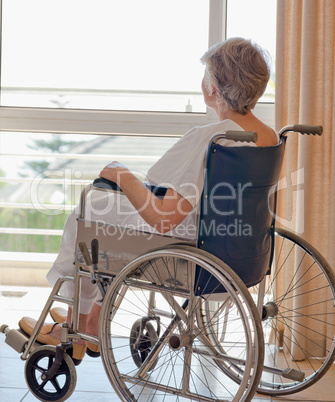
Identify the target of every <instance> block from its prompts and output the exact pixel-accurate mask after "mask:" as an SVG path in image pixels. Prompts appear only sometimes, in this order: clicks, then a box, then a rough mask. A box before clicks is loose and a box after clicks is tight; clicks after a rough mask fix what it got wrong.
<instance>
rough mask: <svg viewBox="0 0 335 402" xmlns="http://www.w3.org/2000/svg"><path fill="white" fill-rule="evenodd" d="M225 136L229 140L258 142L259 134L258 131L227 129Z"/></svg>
mask: <svg viewBox="0 0 335 402" xmlns="http://www.w3.org/2000/svg"><path fill="white" fill-rule="evenodd" d="M225 138H226V139H227V140H233V141H242V142H256V141H257V138H258V135H257V133H256V131H233V130H228V131H226V134H225Z"/></svg>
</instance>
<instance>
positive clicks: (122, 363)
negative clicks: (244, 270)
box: [1, 125, 335, 401]
mask: <svg viewBox="0 0 335 402" xmlns="http://www.w3.org/2000/svg"><path fill="white" fill-rule="evenodd" d="M288 131H294V132H299V133H309V134H318V135H321V133H322V128H321V127H319V126H304V125H295V126H286V127H284V128H283V129H282V130H281V131H280V138H281V139H282V140H283V138H284V136H285V135H286V133H287V132H288ZM248 135H249V138H248V140H255V137H254V133H249V134H248V133H246V132H241V133H239V132H237V133H234V132H227V133H225V134H220V136H216V137H215V138H213V139H212V141H217V140H218V139H219V138H234V139H235V140H245V139H246V138H247V137H246V136H248ZM106 187H107V188H108V189H110V190H111V191H119V189H118V188H117V187H116V186H115V185H114V184H112V183H107V184H106V183H104V184H103V185H102V188H97V187H95V186H94V185H89V186H87V187H86V188H85V189H84V190H83V192H82V195H81V212H80V215H79V218H78V238H77V244H78V245H79V247H80V252H79V251H78V250H77V253H76V261H75V264H76V270H75V275H74V277H71V276H66V277H61V278H59V280H58V281H57V283H56V284H55V286H54V288H53V289H52V291H51V294H50V296H49V298H48V301H47V303H46V305H45V307H44V308H43V310H42V312H41V315H40V318H39V320H38V321H37V324H36V327H35V329H34V331H33V333H32V335H31V337H30V338H29V339H27V337H26V336H25V335H24V334H22V333H21V332H20V331H18V330H15V329H14V330H10V329H9V328H8V327H7V326H6V325H3V326H2V327H1V331H2V332H4V333H5V334H6V343H8V344H9V345H10V346H12V347H14V349H15V350H17V351H18V352H19V353H22V356H21V358H22V359H23V360H27V362H26V367H25V375H26V380H27V383H28V386H29V388H30V389H31V391H32V392H33V394H34V395H35V396H36V397H37V398H38V399H40V400H57V401H63V400H66V399H67V398H68V397H69V396H70V395H71V394H72V392H73V390H74V388H75V383H76V373H75V367H74V363H73V362H72V360H71V358H70V356H71V347H72V344H71V340H76V339H82V340H85V341H87V342H91V343H94V344H97V345H100V348H101V356H102V360H103V364H104V367H105V371H106V374H107V376H108V378H109V380H110V382H111V384H112V385H113V387H114V389H115V391H116V393H117V394H118V396H119V397H120V399H121V400H124V401H130V400H138V401H142V400H143V401H144V400H149V399H150V398H152V399H150V400H156V399H154V398H157V400H160V399H159V396H161V395H163V396H162V398H163V399H164V395H170V396H171V397H172V398H176V397H181V398H186V399H187V400H198V401H214V400H220V401H221V400H222V401H223V400H233V401H249V400H251V399H252V397H253V395H254V393H255V392H256V391H258V392H261V393H265V394H269V395H275V396H276V395H287V394H291V393H294V392H298V391H301V390H303V389H305V388H306V387H308V386H310V385H312V384H313V383H315V382H316V381H318V379H319V378H321V377H322V376H323V375H324V374H325V373H326V371H327V370H328V369H329V367H330V366H331V365H332V363H333V361H334V358H335V339H334V332H335V331H334V329H333V328H331V327H328V326H327V329H329V328H330V329H329V331H332V332H330V333H329V334H327V336H326V338H325V339H324V338H322V339H320V340H318V341H316V342H315V345H314V346H315V349H316V350H317V353H319V349H320V350H321V346H322V348H325V350H326V356H309V355H308V356H306V350H305V349H306V348H307V346H306V347H305V346H300V344H299V343H298V342H300V340H299V341H298V339H297V338H298V337H300V338H302V341H303V342H301V343H306V342H307V341H306V339H304V337H303V336H302V335H301V333H300V332H301V331H300V329H299V326H300V325H301V326H300V328H303V327H304V326H305V327H306V324H300V323H299V322H295V321H299V319H300V318H302V316H304V313H303V311H305V309H307V308H308V307H310V306H308V305H307V306H302V305H299V306H298V308H297V310H298V314H297V318H294V319H292V317H289V315H290V314H291V313H292V314H293V309H292V308H290V307H285V308H284V309H282V305H284V304H285V303H286V302H287V299H291V298H295V300H298V304H299V303H300V296H301V295H300V294H299V290H298V291H297V289H299V288H300V287H302V286H303V285H304V286H306V283H307V281H308V282H313V280H314V279H316V278H319V279H320V276H322V278H323V283H324V285H323V289H322V290H320V292H321V291H322V292H324V291H325V289H326V290H327V291H328V293H329V295H328V299H326V300H325V301H323V300H322V301H318V302H317V303H318V308H319V307H320V306H321V305H322V306H323V305H325V306H326V308H327V309H330V308H332V309H334V301H335V277H334V274H333V272H332V269H331V267H330V266H329V264H328V263H327V261H326V260H325V259H324V258H323V257H322V256H321V254H320V253H319V252H318V251H317V250H315V248H313V247H312V246H311V245H309V244H308V243H307V242H306V241H304V240H303V239H301V238H300V237H299V236H297V235H295V234H293V233H290V232H288V231H286V230H283V229H275V232H274V233H275V236H276V239H279V238H281V239H283V243H284V242H285V245H281V246H280V250H277V249H276V250H275V252H274V256H275V258H276V262H275V263H274V265H276V267H274V269H273V271H272V273H271V275H270V277H271V276H272V279H273V280H275V279H276V277H277V275H278V272H279V270H280V269H282V268H281V267H280V269H278V270H277V265H279V264H278V263H279V262H284V264H286V263H288V261H289V260H290V259H291V257H290V255H291V254H292V255H294V261H293V264H294V265H295V266H297V268H296V270H295V271H294V273H293V277H291V278H290V279H289V280H288V286H289V290H285V292H286V293H285V292H284V294H283V296H280V297H279V299H278V295H277V294H276V292H277V290H276V289H275V288H274V287H273V286H272V287H271V286H269V279H268V278H269V276H267V277H266V278H264V279H263V280H262V281H261V282H260V284H258V285H256V286H253V287H251V288H250V289H249V290H248V289H247V287H246V286H245V284H244V283H243V282H242V281H241V279H240V278H239V277H238V276H237V274H236V273H235V272H234V271H233V270H232V269H231V268H230V267H229V266H228V265H227V264H225V263H224V262H223V261H221V260H220V259H218V258H217V257H215V256H214V255H212V254H210V253H208V252H206V251H203V250H200V249H199V248H197V247H196V243H195V241H185V239H178V238H172V237H167V236H163V235H158V234H155V235H153V234H152V233H150V234H148V233H145V232H139V233H138V236H137V242H136V250H135V252H134V254H135V257H134V258H132V259H131V261H130V262H129V263H128V264H125V267H124V268H123V269H122V270H121V271H120V270H117V271H113V270H110V269H108V266H107V268H101V267H99V266H98V264H99V261H100V260H101V255H100V254H99V248H102V250H103V257H102V259H105V260H106V261H107V262H108V258H107V257H108V255H107V257H106V250H107V251H109V252H111V253H112V252H113V251H114V250H115V247H116V248H117V249H119V248H121V249H122V250H123V249H124V250H126V249H127V247H128V249H129V239H127V236H126V237H125V238H124V239H123V243H122V242H120V241H119V242H118V243H117V244H116V242H115V243H114V241H113V239H112V238H111V237H110V236H109V238H108V241H107V240H106V239H104V240H103V241H101V239H99V245H97V244H96V243H92V244H91V250H90V251H91V253H92V258H91V255H90V252H89V250H88V248H87V244H90V241H91V240H92V239H93V240H94V239H95V236H94V232H95V229H96V227H94V226H93V227H92V226H91V228H88V227H87V226H88V225H87V222H86V221H85V205H86V204H85V203H86V197H87V195H88V193H89V192H90V191H91V190H105V189H106ZM152 191H156V192H157V194H158V195H160V194H161V193H160V191H161V189H160V188H152ZM163 193H164V191H163ZM163 193H162V194H161V195H163ZM90 224H92V222H90ZM115 236H116V238H118V237H119V234H118V233H116V235H115ZM148 236H150V237H151V238H152V240H151V241H150V246H149V247H148V240H147V239H148ZM132 240H133V239H132ZM276 242H277V240H276ZM286 242H288V243H290V244H291V245H292V246H289V247H288V249H289V255H288V256H287V255H286V254H285V256H284V257H281V256H280V253H281V250H284V251H285V252H287V246H286ZM132 247H134V243H132ZM291 247H292V248H291ZM297 249H298V251H296V250H297ZM292 250H294V251H293V252H292ZM300 254H302V255H303V257H302V259H299V260H298V263H297V262H296V259H297V256H299V258H301V257H300ZM81 257H82V258H81ZM305 258H306V259H310V263H309V265H308V268H307V272H308V275H309V276H308V279H306V280H305V279H304V275H307V274H306V273H305V272H306V270H305V271H304V272H303V273H302V274H301V273H300V272H301V271H302V268H301V267H302V266H303V265H304V264H305V261H304V262H302V261H303V260H305ZM177 268H178V269H177ZM200 271H201V272H207V273H208V274H209V275H210V276H211V277H214V278H215V279H216V281H217V282H218V283H219V284H220V287H221V288H222V289H224V290H223V291H224V292H225V293H222V291H220V293H219V295H220V300H218V297H217V295H215V294H214V293H215V292H213V294H211V293H210V291H209V290H208V288H207V289H206V286H207V285H206V284H205V285H204V284H198V285H199V286H196V284H197V278H198V277H199V276H198V275H200V274H199V272H200ZM82 278H89V279H91V281H92V282H94V283H96V284H97V286H98V287H99V290H100V292H101V294H102V297H103V299H104V302H103V305H102V310H101V314H100V319H99V337H96V336H93V335H90V334H86V333H82V332H80V331H79V301H80V289H81V279H82ZM67 281H71V282H74V289H75V291H74V296H73V298H67V297H64V296H61V295H60V294H59V292H60V290H61V287H62V285H63V284H64V282H67ZM193 284H194V285H193ZM200 285H201V286H200ZM308 286H309V285H308ZM199 289H200V290H199ZM303 289H305V288H304V287H303ZM312 291H313V292H314V294H315V293H316V292H317V290H315V289H313V290H312ZM294 292H295V294H294ZM296 293H298V294H296ZM128 295H129V296H128ZM134 295H135V296H136V301H137V302H138V303H139V304H140V305H141V303H142V304H143V306H144V307H143V308H142V309H141V311H142V312H141V313H140V311H138V305H137V303H134V304H133V305H131V306H130V307H131V309H132V311H135V313H134V315H135V317H139V318H138V319H137V320H136V321H135V322H134V323H133V325H132V326H131V327H130V328H129V329H130V334H124V332H123V329H122V328H121V330H120V328H119V327H122V326H123V324H122V323H123V320H124V312H125V311H128V310H127V309H129V308H130V307H129V301H130V300H131V298H132V297H134ZM140 297H141V299H140ZM158 300H159V302H160V303H161V304H163V305H166V306H167V310H166V309H165V310H163V309H162V308H160V307H157V302H158ZM278 300H280V302H278ZM54 302H61V303H66V304H68V305H69V306H71V307H72V310H73V312H72V322H71V324H70V325H68V324H66V323H65V324H63V326H62V330H61V343H60V345H59V346H57V347H51V346H40V347H37V348H36V343H35V340H36V337H37V335H38V333H39V331H40V330H41V328H42V326H43V324H44V322H45V319H46V317H47V314H48V312H49V311H50V310H51V307H52V305H53V303H54ZM288 303H289V302H288ZM323 313H324V312H323ZM140 314H142V316H141V315H140ZM318 314H319V313H318ZM282 317H284V318H283V319H282V320H281V318H282ZM304 319H305V317H304ZM308 319H309V318H308V317H307V320H308ZM313 319H314V318H313ZM316 320H318V318H316ZM278 323H279V324H278ZM320 323H321V320H320ZM323 325H324V326H326V325H327V324H326V323H324V322H323ZM296 327H298V329H296ZM161 328H165V330H164V331H163V334H161ZM269 328H270V329H269ZM283 328H284V329H283ZM118 331H120V336H119V337H117V336H116V334H117V332H118ZM285 331H286V333H285ZM287 331H288V333H289V334H287ZM128 332H129V330H128ZM236 333H237V334H238V341H236V339H235V338H236V336H237V335H236ZM307 333H308V335H307V336H306V338H307V337H310V336H311V334H313V332H309V331H307ZM289 335H291V338H293V341H292V340H291V341H290V342H292V343H293V349H294V348H295V349H298V352H297V351H295V352H293V353H292V354H291V356H290V358H289V359H287V358H283V356H284V355H286V354H288V352H287V351H288V350H290V349H292V345H291V344H288V343H289V342H288V339H289ZM319 343H320V345H321V344H322V345H321V346H320V345H319ZM326 343H328V344H329V345H328V346H327V345H326ZM124 348H125V349H127V348H128V349H129V348H130V356H127V357H125V356H124V355H123V354H122V355H120V356H119V355H118V353H119V351H120V350H122V351H124V350H125V349H124ZM299 348H300V349H299ZM274 350H275V352H274ZM289 353H290V352H289ZM320 353H321V352H320ZM128 354H129V350H128ZM264 354H265V362H264V365H263V360H264ZM301 354H305V356H303V357H304V360H307V361H308V364H310V366H311V367H312V373H311V374H310V373H307V377H306V373H305V371H304V368H303V367H302V366H303V364H300V363H298V361H299V360H300V359H301V356H298V357H296V355H301ZM166 356H168V358H167V357H166ZM268 356H270V358H268ZM43 358H48V359H49V362H50V361H52V364H51V365H50V363H49V365H48V366H47V367H45V368H44V369H43V372H42V380H43V381H44V383H45V384H47V383H48V382H49V383H50V382H51V383H53V382H55V381H56V382H57V381H58V377H59V376H60V375H64V373H65V383H64V385H63V386H61V387H60V388H58V389H57V390H56V391H54V392H52V391H48V390H46V389H44V385H43V384H44V383H43V382H42V383H41V382H40V381H39V379H38V375H39V374H40V371H41V368H39V369H38V370H36V366H37V365H38V364H39V362H40V361H42V360H43ZM50 359H51V360H50ZM160 359H163V363H160ZM194 360H195V364H194V363H193V361H194ZM301 360H302V359H301ZM311 361H313V364H311V363H310V362H311ZM177 363H179V364H177ZM179 366H181V368H180V367H179ZM283 366H284V368H283ZM129 367H130V368H129ZM199 367H201V370H200V369H199ZM308 369H309V368H308ZM164 370H165V371H164ZM167 370H170V372H169V374H167ZM199 370H200V371H199ZM198 371H199V372H198ZM307 371H308V370H307ZM133 373H135V374H133ZM199 373H200V374H199ZM213 373H214V374H213ZM172 377H173V380H171V378H172ZM43 378H44V379H43ZM179 379H180V380H179ZM128 384H130V385H128ZM198 384H200V385H198ZM163 399H162V400H163ZM164 400H165V399H164Z"/></svg>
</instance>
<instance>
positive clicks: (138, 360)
mask: <svg viewBox="0 0 335 402" xmlns="http://www.w3.org/2000/svg"><path fill="white" fill-rule="evenodd" d="M141 324H142V319H141V318H140V319H138V320H136V321H135V322H134V324H133V326H132V327H131V331H130V339H129V344H130V345H129V346H130V353H131V356H132V358H133V360H134V363H135V364H136V366H137V367H141V365H142V363H143V362H144V360H145V359H146V357H147V356H148V355H149V353H150V352H151V349H152V347H153V346H154V345H155V343H156V342H157V339H158V336H157V332H156V331H155V328H154V326H153V325H152V324H151V323H150V322H148V321H147V322H146V323H145V326H144V328H143V329H142V333H141ZM156 364H157V359H155V361H154V362H153V363H152V364H151V366H150V369H149V371H152V370H153V369H154V368H155V366H156Z"/></svg>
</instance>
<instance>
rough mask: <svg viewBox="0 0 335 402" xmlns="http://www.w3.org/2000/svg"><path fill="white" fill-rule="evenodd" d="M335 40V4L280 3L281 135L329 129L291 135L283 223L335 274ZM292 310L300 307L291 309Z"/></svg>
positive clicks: (281, 196) (280, 283) (311, 0)
mask: <svg viewBox="0 0 335 402" xmlns="http://www.w3.org/2000/svg"><path fill="white" fill-rule="evenodd" d="M334 36H335V1H334V0H317V1H315V0H278V3H277V54H276V101H275V119H276V122H275V124H276V130H279V129H280V128H282V127H283V126H285V125H288V124H297V123H301V124H315V125H322V126H323V129H324V131H323V135H322V136H321V137H319V136H315V137H314V136H307V135H298V134H295V133H289V134H288V140H287V147H286V157H285V160H284V168H283V178H282V180H281V185H280V188H281V189H282V190H280V191H279V192H278V209H277V212H278V216H279V218H278V223H279V225H280V226H283V227H285V228H287V229H289V230H293V231H295V232H297V233H298V234H299V235H300V236H302V237H303V238H304V239H306V240H307V241H308V242H310V243H311V244H312V245H313V246H314V247H315V248H316V249H317V250H319V251H320V252H321V254H323V256H324V257H325V258H326V259H327V260H328V262H329V263H330V265H331V266H332V267H333V269H334V268H335V117H334V116H335V113H334V112H335V103H334V98H335V79H334V77H335V63H334V58H335V49H334ZM289 278H290V273H289V272H286V273H285V274H282V275H281V276H280V277H279V278H278V279H277V288H278V291H279V292H280V290H282V289H284V288H285V284H286V283H287V282H288V281H289ZM306 297H307V296H306ZM308 297H311V296H310V295H309V296H308ZM314 302H317V301H314ZM292 307H294V306H287V308H292ZM327 319H328V318H327ZM330 319H332V318H331V316H329V320H330ZM303 320H304V319H302V321H303ZM306 322H307V321H306ZM299 325H301V323H299ZM308 325H310V324H308ZM288 336H289V335H288ZM291 348H292V354H293V355H294V356H295V358H296V359H297V360H299V359H302V358H303V356H300V355H299V350H295V347H294V345H292V346H291Z"/></svg>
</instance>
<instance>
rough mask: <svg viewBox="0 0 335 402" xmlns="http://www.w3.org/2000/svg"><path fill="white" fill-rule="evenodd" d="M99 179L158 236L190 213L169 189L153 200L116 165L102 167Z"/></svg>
mask: <svg viewBox="0 0 335 402" xmlns="http://www.w3.org/2000/svg"><path fill="white" fill-rule="evenodd" d="M100 177H103V178H105V179H107V180H111V181H113V182H115V183H116V184H117V185H118V186H119V187H120V188H121V190H122V191H123V192H124V194H125V195H126V196H127V197H128V199H129V201H130V202H131V203H132V205H133V206H134V208H136V209H137V211H138V212H139V214H140V215H141V216H142V218H143V219H144V220H145V221H146V222H147V223H148V224H149V225H150V226H152V227H154V228H155V229H156V230H157V231H158V232H160V233H166V232H168V231H170V230H172V229H174V228H175V227H176V226H178V225H179V223H180V222H181V221H182V220H183V219H185V217H186V215H188V214H189V213H190V212H191V211H192V209H193V208H192V205H191V204H190V203H189V202H188V201H187V200H186V199H185V198H184V197H182V196H181V195H180V194H178V193H177V192H176V191H175V190H173V189H171V188H168V189H167V192H166V194H165V196H164V198H163V199H159V198H157V197H156V196H155V195H154V194H153V193H152V192H151V191H150V190H148V189H147V188H146V186H145V185H144V184H143V183H142V182H141V181H140V180H139V179H138V178H137V177H136V176H134V175H133V174H132V173H131V172H130V171H129V170H128V169H127V168H126V167H125V166H124V165H122V164H121V163H119V162H116V161H115V162H112V163H110V164H109V165H107V166H106V167H104V169H103V170H102V171H101V172H100Z"/></svg>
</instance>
